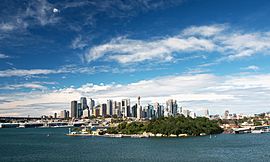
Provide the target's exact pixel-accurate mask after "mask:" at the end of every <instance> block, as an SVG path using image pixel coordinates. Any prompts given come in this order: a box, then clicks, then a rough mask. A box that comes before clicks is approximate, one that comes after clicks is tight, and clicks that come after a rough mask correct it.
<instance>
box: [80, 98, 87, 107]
mask: <svg viewBox="0 0 270 162" xmlns="http://www.w3.org/2000/svg"><path fill="white" fill-rule="evenodd" d="M80 101H81V104H82V110H84V109H86V108H87V107H88V106H87V100H86V97H81V100H80Z"/></svg>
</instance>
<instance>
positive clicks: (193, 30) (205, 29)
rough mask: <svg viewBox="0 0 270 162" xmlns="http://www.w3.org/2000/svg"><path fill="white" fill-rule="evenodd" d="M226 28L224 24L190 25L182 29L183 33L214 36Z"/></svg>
mask: <svg viewBox="0 0 270 162" xmlns="http://www.w3.org/2000/svg"><path fill="white" fill-rule="evenodd" d="M225 29H226V25H210V26H199V27H198V26H191V27H189V28H186V29H184V30H183V31H182V34H183V35H186V36H190V35H199V36H214V35H217V34H219V33H220V32H222V31H224V30H225Z"/></svg>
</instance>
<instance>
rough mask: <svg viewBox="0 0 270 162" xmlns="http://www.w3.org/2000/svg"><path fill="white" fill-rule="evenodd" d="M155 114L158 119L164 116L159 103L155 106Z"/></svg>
mask: <svg viewBox="0 0 270 162" xmlns="http://www.w3.org/2000/svg"><path fill="white" fill-rule="evenodd" d="M154 113H155V117H156V118H159V117H161V116H163V112H162V107H161V105H159V103H158V102H156V103H155V104H154Z"/></svg>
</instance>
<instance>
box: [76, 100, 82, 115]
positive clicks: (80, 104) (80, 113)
mask: <svg viewBox="0 0 270 162" xmlns="http://www.w3.org/2000/svg"><path fill="white" fill-rule="evenodd" d="M82 114H83V108H82V103H78V104H77V116H76V118H80V117H82Z"/></svg>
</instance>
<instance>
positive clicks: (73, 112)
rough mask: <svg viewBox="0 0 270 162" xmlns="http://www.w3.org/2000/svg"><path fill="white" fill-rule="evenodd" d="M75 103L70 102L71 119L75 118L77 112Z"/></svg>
mask: <svg viewBox="0 0 270 162" xmlns="http://www.w3.org/2000/svg"><path fill="white" fill-rule="evenodd" d="M77 105H78V104H77V101H71V110H70V112H71V118H77V112H78V108H77Z"/></svg>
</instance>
